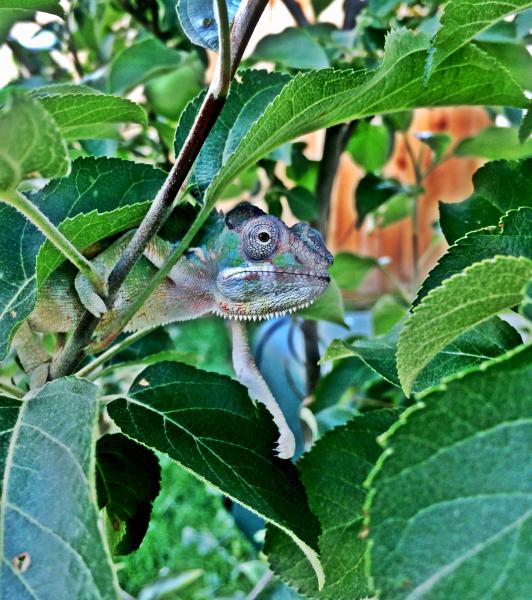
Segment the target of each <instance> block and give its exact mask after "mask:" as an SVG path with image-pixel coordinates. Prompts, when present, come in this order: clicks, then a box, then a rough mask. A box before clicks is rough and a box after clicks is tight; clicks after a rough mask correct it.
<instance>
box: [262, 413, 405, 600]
mask: <svg viewBox="0 0 532 600" xmlns="http://www.w3.org/2000/svg"><path fill="white" fill-rule="evenodd" d="M396 417H397V412H395V411H389V410H378V411H372V412H369V413H367V414H365V415H362V416H356V417H354V418H353V419H351V420H350V421H349V423H347V424H346V425H344V426H342V427H337V428H336V429H334V430H333V431H330V432H328V433H327V434H325V435H324V436H323V437H322V438H321V439H320V440H319V441H318V442H316V444H315V445H314V447H313V448H312V450H311V451H310V452H308V453H307V454H305V455H304V456H303V458H302V459H301V461H300V462H299V463H298V467H299V470H300V473H301V478H302V480H303V483H304V485H305V489H306V490H307V493H308V496H309V503H310V507H311V509H312V511H313V512H314V514H316V516H317V517H318V518H319V520H320V523H321V527H322V534H321V536H320V540H319V545H320V555H321V557H322V561H323V564H324V570H325V587H324V588H323V590H322V591H321V593H318V590H317V588H316V585H315V582H314V581H313V579H312V571H310V569H309V568H308V566H307V564H305V562H304V561H303V560H302V558H303V557H302V555H301V552H300V551H299V549H298V548H297V547H296V546H295V544H294V543H293V542H291V540H289V539H288V538H287V536H286V535H284V534H283V533H282V532H281V531H278V530H274V529H273V528H271V527H268V528H267V533H266V543H265V548H264V551H265V553H266V554H267V556H268V561H269V562H270V565H271V566H272V568H273V570H274V572H275V573H276V574H277V575H280V576H281V577H282V578H283V579H285V580H288V581H289V583H290V584H291V585H292V586H293V587H295V588H296V589H297V590H299V591H301V592H302V593H304V594H305V596H307V597H309V598H319V599H320V600H322V599H323V600H326V599H328V600H332V599H336V600H337V599H340V598H342V599H343V598H362V597H365V596H366V595H368V591H369V590H368V588H367V579H366V576H365V573H364V556H365V554H366V551H367V542H366V539H365V536H364V535H363V534H362V535H361V533H362V529H363V520H364V513H363V510H362V509H363V505H364V501H365V499H366V490H365V489H364V487H363V483H364V481H365V479H366V477H367V476H368V474H369V472H370V470H371V468H372V467H373V466H374V465H375V463H376V461H377V459H378V457H379V455H380V454H381V448H380V447H379V445H378V444H377V441H376V438H377V437H378V436H379V435H380V434H382V433H383V432H385V431H386V430H387V429H388V428H389V427H390V426H391V425H392V424H393V423H394V421H395V419H396Z"/></svg>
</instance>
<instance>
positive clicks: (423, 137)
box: [416, 131, 452, 165]
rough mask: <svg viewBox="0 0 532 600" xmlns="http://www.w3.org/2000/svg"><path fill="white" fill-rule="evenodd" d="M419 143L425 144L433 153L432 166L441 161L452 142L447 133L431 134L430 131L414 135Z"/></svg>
mask: <svg viewBox="0 0 532 600" xmlns="http://www.w3.org/2000/svg"><path fill="white" fill-rule="evenodd" d="M416 137H417V139H418V140H419V141H420V142H423V143H424V144H426V145H427V146H428V147H429V148H430V149H431V150H432V152H433V156H432V164H433V165H434V164H437V163H439V162H440V160H441V159H442V157H443V155H444V154H445V151H446V150H447V148H448V147H449V145H450V143H451V142H452V137H451V136H450V135H449V134H448V133H433V132H432V131H420V132H418V133H416Z"/></svg>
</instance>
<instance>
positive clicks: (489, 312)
mask: <svg viewBox="0 0 532 600" xmlns="http://www.w3.org/2000/svg"><path fill="white" fill-rule="evenodd" d="M531 277H532V260H530V259H528V258H524V257H513V256H497V257H495V258H490V259H486V260H483V261H481V262H478V263H475V264H474V265H472V266H470V267H467V269H465V270H464V272H463V273H459V274H458V275H453V276H452V277H450V278H449V279H446V280H445V281H444V282H443V284H442V285H441V286H440V287H437V288H435V289H433V290H431V291H430V292H429V294H428V295H427V296H426V297H425V298H424V299H423V300H422V301H421V303H420V304H418V306H416V307H415V308H414V310H413V313H412V315H411V317H410V318H409V319H408V320H407V321H406V323H405V326H404V327H403V330H402V331H401V335H400V337H399V344H398V348H397V372H398V374H399V380H400V381H401V385H402V388H403V390H404V391H405V393H406V394H407V395H408V394H410V392H411V391H412V385H413V383H414V381H415V379H416V377H417V375H418V374H419V373H420V372H421V370H422V369H423V367H424V366H425V365H427V364H428V363H429V361H430V360H431V359H432V358H433V357H434V356H436V354H437V353H438V352H439V351H440V350H442V349H443V348H445V346H447V344H449V343H450V342H451V341H452V340H453V339H454V338H456V337H457V336H458V335H460V334H461V333H463V332H464V331H467V330H468V329H470V328H471V327H473V326H474V325H476V324H477V323H480V322H482V321H484V320H486V319H488V318H490V317H492V316H494V315H495V314H497V313H498V312H500V311H502V310H505V309H509V308H511V307H512V306H515V305H518V304H519V303H520V302H521V300H522V299H523V295H524V288H525V286H526V284H527V282H528V281H529V279H530V278H531Z"/></svg>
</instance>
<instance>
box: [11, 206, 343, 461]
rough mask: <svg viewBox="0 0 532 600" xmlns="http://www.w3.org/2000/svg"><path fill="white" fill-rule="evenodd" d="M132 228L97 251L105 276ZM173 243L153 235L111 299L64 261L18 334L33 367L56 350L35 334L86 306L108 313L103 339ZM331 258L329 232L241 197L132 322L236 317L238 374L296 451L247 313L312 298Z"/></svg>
mask: <svg viewBox="0 0 532 600" xmlns="http://www.w3.org/2000/svg"><path fill="white" fill-rule="evenodd" d="M133 233H134V230H131V231H129V232H127V233H125V234H123V235H122V236H121V237H119V238H118V239H117V240H116V241H114V242H113V243H112V244H111V245H110V246H108V247H107V248H106V249H105V250H103V251H101V252H100V253H99V254H97V255H96V256H94V257H93V258H92V262H93V264H94V265H95V266H96V268H97V269H98V270H99V271H100V272H101V274H102V276H103V277H104V278H105V279H107V278H108V276H109V273H110V272H111V270H112V268H113V267H114V265H115V264H116V262H117V261H118V259H119V257H120V255H121V254H122V252H123V250H124V249H125V247H126V246H127V245H128V243H129V241H130V239H131V237H132V235H133ZM172 250H173V245H172V244H171V243H170V242H168V241H166V240H163V239H162V238H161V237H158V236H155V237H154V238H153V239H152V240H151V242H150V243H149V244H148V246H147V247H146V249H145V251H144V254H143V256H142V257H141V259H140V260H139V261H138V262H137V263H136V264H135V266H134V267H133V269H132V271H131V272H130V273H129V275H128V276H127V278H126V280H125V282H124V284H123V285H122V287H121V289H120V291H119V293H118V296H117V298H116V299H115V302H114V304H113V306H112V307H111V308H110V309H107V307H106V305H105V303H104V301H103V300H102V298H100V297H99V296H98V294H97V293H96V292H95V290H94V289H93V287H92V285H91V283H90V282H89V281H88V279H86V277H85V276H84V275H83V274H82V273H79V272H77V274H76V270H75V269H74V268H73V267H71V265H69V264H67V263H65V264H64V265H63V267H60V268H59V269H57V270H56V271H54V272H53V273H52V274H51V276H50V277H49V278H48V280H47V281H46V282H45V284H44V286H43V287H42V289H41V290H40V292H39V297H38V300H37V304H36V307H35V308H34V310H33V312H32V313H31V314H30V316H29V317H28V319H27V321H26V323H25V324H24V326H23V328H21V329H20V330H19V332H18V334H17V336H16V338H15V348H16V349H17V353H18V356H19V360H20V362H21V363H22V365H23V367H24V369H25V370H26V371H27V372H29V373H32V372H33V373H35V372H37V371H38V370H39V368H41V367H42V366H44V365H47V364H48V363H49V360H50V357H49V356H48V354H47V353H45V352H44V350H43V349H42V347H41V346H40V345H37V344H36V342H37V338H36V336H35V333H47V332H52V333H57V334H66V333H68V332H70V331H72V330H73V329H74V328H75V326H76V323H77V322H78V321H79V319H80V318H81V315H82V314H83V312H84V310H85V309H87V310H89V311H90V312H91V313H93V314H94V315H96V316H98V317H101V320H100V322H99V324H98V327H97V329H96V332H95V333H96V337H97V339H103V340H105V339H106V336H108V332H109V330H111V329H112V327H111V326H112V323H113V320H114V319H116V317H117V316H119V315H120V314H121V313H123V311H125V310H127V307H128V305H129V304H130V303H131V301H132V299H133V298H135V296H136V294H138V293H139V292H140V291H141V290H142V288H143V287H144V286H145V284H146V282H147V281H149V279H150V278H151V277H152V276H153V274H155V273H156V271H157V269H158V268H160V267H161V265H162V264H163V263H164V261H165V258H166V257H167V256H168V255H169V254H170V252H171V251H172ZM332 260H333V258H332V255H331V254H330V252H329V251H328V250H327V248H326V246H325V244H324V241H323V238H322V236H321V235H320V234H319V233H318V232H317V231H316V230H315V229H312V228H311V227H310V226H309V225H308V224H306V223H297V224H296V225H294V226H293V227H288V226H287V225H286V224H285V223H284V222H283V221H282V220H280V219H278V218H277V217H274V216H271V215H268V214H266V213H264V212H263V211H262V210H261V209H259V208H258V207H256V206H254V205H251V204H249V203H247V202H242V203H240V204H239V205H237V206H236V207H235V208H234V209H232V210H231V211H229V212H228V213H227V214H225V215H224V214H223V213H221V212H215V213H214V216H213V217H212V219H211V220H210V221H208V222H207V224H206V225H205V226H204V227H203V230H202V234H201V237H200V239H199V245H198V246H197V247H194V248H190V249H189V250H188V251H187V252H186V254H184V255H183V256H182V257H181V258H180V260H179V261H178V262H177V263H176V264H175V266H174V267H173V268H172V270H171V271H170V273H169V275H168V277H167V278H166V279H165V281H164V282H163V283H161V284H160V285H159V286H158V287H157V289H156V290H155V291H154V292H153V294H152V295H151V296H150V297H149V298H148V299H147V300H146V302H145V303H144V305H143V306H142V308H141V309H140V310H139V311H138V312H137V313H136V314H135V315H134V316H133V318H132V319H131V320H130V321H129V323H128V324H127V326H126V327H125V331H140V330H144V329H152V328H154V327H157V326H161V325H166V324H169V323H172V322H176V321H183V320H189V319H196V318H198V317H201V316H203V315H205V314H208V313H214V314H216V315H218V316H220V317H224V318H227V319H230V326H231V332H232V342H233V350H232V360H233V364H234V368H235V373H236V376H237V379H238V380H239V381H240V382H241V383H242V384H243V385H245V386H246V387H247V388H248V391H249V392H250V396H251V397H253V398H255V399H256V400H258V401H260V402H262V403H263V404H264V405H265V406H266V408H267V409H268V410H269V411H270V413H271V414H272V416H273V419H274V422H275V423H276V425H277V427H278V429H279V432H280V436H279V440H278V446H277V452H278V455H279V456H280V457H281V458H290V457H291V456H292V455H293V454H294V451H295V438H294V436H293V433H292V432H291V430H290V429H289V427H288V425H287V423H286V421H285V418H284V415H283V413H282V411H281V409H280V407H279V406H278V404H277V402H276V400H275V399H274V397H273V395H272V394H271V392H270V390H269V388H268V386H267V384H266V382H265V381H264V379H263V377H262V375H261V374H260V372H259V370H258V368H257V366H256V364H255V362H254V360H253V357H252V354H251V350H250V348H249V343H248V341H247V337H246V333H245V327H244V324H243V323H241V321H244V320H261V319H270V318H274V317H278V316H282V315H285V314H286V313H290V312H293V311H295V310H297V309H300V308H302V307H306V306H308V305H309V304H310V303H311V302H313V301H314V300H316V299H317V298H318V297H319V296H320V295H321V294H322V292H323V291H324V290H325V289H326V287H327V285H328V283H329V280H330V279H329V274H328V268H329V266H330V265H331V264H332ZM111 339H112V338H111ZM37 346H38V347H37Z"/></svg>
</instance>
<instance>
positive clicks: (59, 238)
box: [0, 191, 107, 295]
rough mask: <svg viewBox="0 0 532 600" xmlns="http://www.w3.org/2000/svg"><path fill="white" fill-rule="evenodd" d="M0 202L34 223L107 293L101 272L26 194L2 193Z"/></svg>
mask: <svg viewBox="0 0 532 600" xmlns="http://www.w3.org/2000/svg"><path fill="white" fill-rule="evenodd" d="M0 201H1V202H5V203H6V204H9V205H10V206H12V207H13V208H15V209H16V210H18V211H19V212H20V213H22V214H23V215H24V216H25V217H26V219H28V221H30V222H31V223H33V225H35V227H37V229H39V230H40V231H41V232H42V233H43V234H44V236H45V237H46V239H48V240H49V241H50V242H51V243H52V244H53V245H54V246H55V247H56V248H57V249H58V250H59V252H61V254H62V255H63V256H64V257H65V258H67V259H68V260H69V261H70V262H71V263H72V264H73V265H74V266H75V267H77V268H78V269H79V270H80V271H81V272H82V273H83V275H85V277H86V278H87V279H88V280H89V281H90V282H91V284H92V285H93V287H94V289H95V290H96V291H97V292H98V293H99V294H102V295H105V294H106V293H107V286H106V283H105V281H104V279H103V277H102V275H101V274H100V272H99V271H98V270H97V269H96V268H95V267H94V265H93V264H92V263H91V262H90V261H89V260H87V259H86V258H85V257H84V256H83V254H81V252H80V251H79V250H78V249H77V248H76V247H75V246H74V244H72V242H71V241H70V240H69V239H68V238H66V237H65V236H64V235H63V234H62V233H61V232H60V231H59V229H58V228H57V227H56V226H55V225H54V224H53V223H52V222H51V221H50V219H48V217H47V216H46V215H45V214H44V213H42V212H41V211H40V210H39V209H38V208H37V206H35V204H33V202H30V200H28V198H26V196H24V194H21V193H20V192H17V191H9V192H0Z"/></svg>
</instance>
